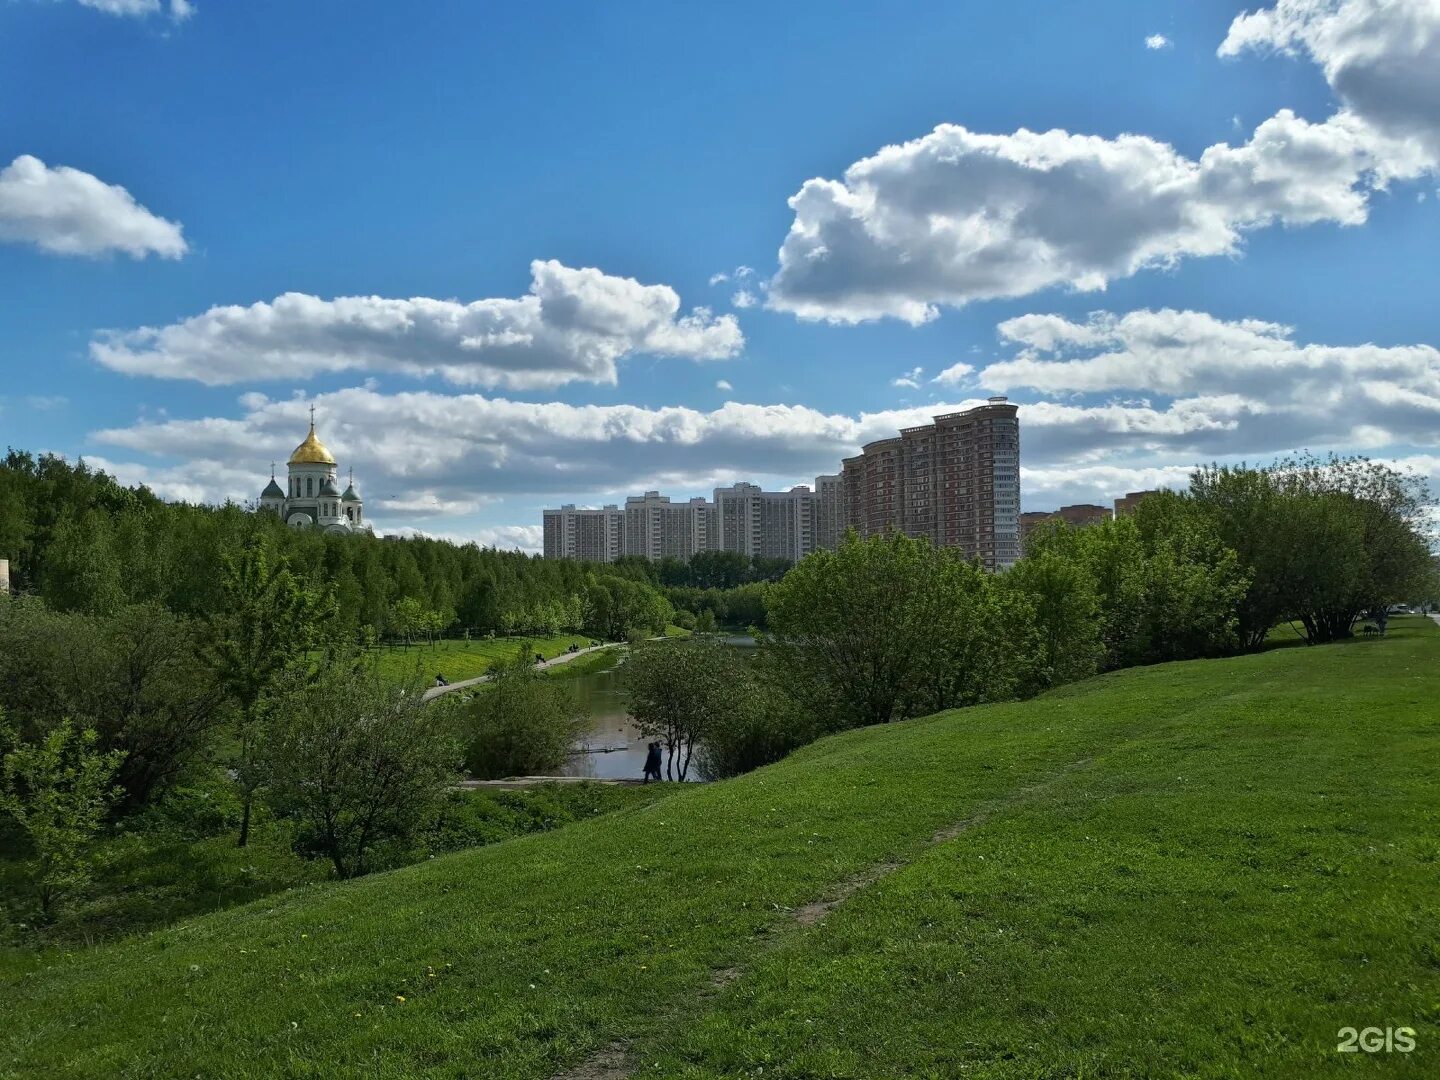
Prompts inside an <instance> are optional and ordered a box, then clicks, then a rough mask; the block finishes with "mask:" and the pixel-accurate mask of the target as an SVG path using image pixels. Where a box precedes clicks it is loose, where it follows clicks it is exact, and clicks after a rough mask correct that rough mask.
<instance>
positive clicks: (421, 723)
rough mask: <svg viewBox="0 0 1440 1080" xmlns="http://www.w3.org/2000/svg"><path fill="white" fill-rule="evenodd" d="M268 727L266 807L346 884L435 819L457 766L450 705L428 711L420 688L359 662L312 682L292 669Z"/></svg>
mask: <svg viewBox="0 0 1440 1080" xmlns="http://www.w3.org/2000/svg"><path fill="white" fill-rule="evenodd" d="M266 728H267V738H266V742H265V752H264V765H265V774H266V785H265V793H266V799H267V801H269V802H270V804H271V806H272V807H273V808H274V810H275V812H276V813H278V814H282V815H286V816H289V817H293V818H294V819H295V820H296V821H297V823H298V825H299V829H298V832H297V836H296V840H297V844H298V846H299V848H300V849H301V850H302V851H303V852H305V853H309V854H316V855H321V856H323V857H325V858H328V859H329V860H330V862H331V865H332V866H334V868H335V873H336V875H337V876H339V877H342V878H351V877H356V876H358V875H360V874H364V873H366V872H368V871H369V870H370V869H372V867H373V865H374V861H375V857H376V852H377V849H379V848H381V847H383V846H386V845H399V844H403V843H404V841H406V840H407V839H409V838H410V837H411V836H412V835H413V834H414V832H415V831H416V830H417V829H418V828H420V827H421V826H422V825H423V824H424V823H426V822H428V821H430V820H432V819H433V816H434V810H435V807H436V805H437V803H438V801H439V800H440V799H441V798H442V797H443V795H444V793H445V790H446V787H447V784H448V782H449V781H451V780H452V779H453V778H454V776H455V773H456V766H457V765H458V759H459V753H458V747H457V746H456V742H455V732H454V718H453V715H452V714H451V712H450V708H449V706H448V704H447V703H445V702H444V701H443V699H442V700H441V701H437V702H436V703H434V704H426V702H425V700H424V694H423V692H422V688H421V687H420V685H419V684H418V683H414V684H412V685H409V686H403V687H395V686H393V685H391V684H390V683H388V682H387V681H386V680H384V679H382V678H381V677H380V676H378V675H377V674H376V673H374V672H373V671H371V670H369V669H367V668H366V667H365V666H364V665H362V664H360V663H358V662H357V661H356V659H355V657H354V656H353V655H350V654H344V653H341V654H337V655H335V656H332V657H329V658H327V659H326V660H325V661H324V662H322V664H321V665H320V668H319V670H318V671H317V672H316V673H314V674H313V675H311V674H309V673H306V672H300V671H295V670H291V671H290V672H289V673H288V674H287V676H286V681H285V686H284V688H283V691H282V693H281V694H279V695H278V696H277V698H276V699H275V700H274V702H273V705H272V708H271V715H270V717H269V719H268V722H267V725H266Z"/></svg>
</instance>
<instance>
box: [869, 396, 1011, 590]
mask: <svg viewBox="0 0 1440 1080" xmlns="http://www.w3.org/2000/svg"><path fill="white" fill-rule="evenodd" d="M1018 411H1019V410H1018V409H1017V407H1016V406H1014V405H1011V404H1010V403H1009V402H1008V401H1007V400H1006V399H1005V398H1003V397H994V398H991V399H990V400H989V402H987V403H986V404H985V405H981V406H979V407H977V408H974V409H966V410H965V411H964V412H958V413H948V414H946V415H944V416H937V417H935V419H934V422H933V423H930V424H924V425H920V426H917V427H912V428H906V429H905V430H903V431H901V432H900V434H899V435H898V436H897V437H895V438H891V439H881V440H879V441H877V442H873V443H869V444H868V445H866V446H865V447H864V448H863V449H862V450H861V452H860V454H858V455H857V456H855V457H852V458H846V459H845V462H844V465H843V468H842V471H841V477H842V485H843V489H844V490H843V495H842V502H843V504H844V507H845V520H846V524H847V525H848V526H851V527H853V528H855V530H856V531H857V532H858V533H859V534H860V535H861V536H875V535H879V534H885V533H894V532H903V533H905V534H906V535H907V536H912V537H921V536H923V537H927V538H928V539H929V540H930V541H931V542H932V543H934V544H936V545H937V546H940V547H958V548H960V549H961V550H962V551H963V552H964V553H965V555H966V557H968V558H974V559H979V560H980V561H981V562H982V563H983V564H984V565H985V566H986V567H987V568H989V569H992V570H997V569H1003V568H1004V567H1007V566H1010V565H1011V564H1013V563H1014V562H1015V561H1016V560H1017V559H1019V558H1020V424H1019V419H1018V416H1017V413H1018Z"/></svg>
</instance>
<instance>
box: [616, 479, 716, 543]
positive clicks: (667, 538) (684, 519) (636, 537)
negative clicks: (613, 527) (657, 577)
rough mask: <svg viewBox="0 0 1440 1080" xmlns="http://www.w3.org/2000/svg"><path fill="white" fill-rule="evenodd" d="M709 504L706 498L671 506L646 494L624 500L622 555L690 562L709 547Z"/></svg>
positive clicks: (665, 498) (666, 500)
mask: <svg viewBox="0 0 1440 1080" xmlns="http://www.w3.org/2000/svg"><path fill="white" fill-rule="evenodd" d="M709 511H710V504H709V503H707V502H706V501H705V500H704V499H691V500H689V501H688V502H683V503H672V502H671V501H670V497H669V496H668V495H661V494H660V493H659V492H658V491H647V492H645V494H644V495H632V496H630V497H629V498H628V499H626V500H625V538H624V543H623V553H624V554H626V555H644V556H645V557H646V558H647V559H663V558H665V557H666V556H667V555H668V556H672V557H674V558H676V559H687V560H688V559H689V558H690V556H692V555H694V554H695V553H696V552H697V551H706V550H708V549H709V548H710V546H711V545H710V512H709Z"/></svg>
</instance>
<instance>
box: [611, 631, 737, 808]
mask: <svg viewBox="0 0 1440 1080" xmlns="http://www.w3.org/2000/svg"><path fill="white" fill-rule="evenodd" d="M736 651H737V650H735V649H734V648H732V647H730V646H727V645H724V644H722V643H720V642H719V641H716V640H715V639H714V638H708V637H692V638H674V639H668V640H664V641H647V642H644V643H643V644H640V645H637V646H635V647H633V648H632V649H631V650H630V659H629V660H628V661H627V662H626V664H625V668H624V671H625V686H626V689H627V690H628V691H629V694H630V702H629V709H630V715H631V717H632V718H633V719H634V721H635V726H636V727H637V728H638V729H639V730H640V733H641V734H642V735H644V736H645V737H646V738H647V739H658V740H659V741H660V742H661V743H662V744H663V745H664V747H665V775H666V777H667V778H669V779H672V780H684V779H685V778H686V776H687V775H688V774H689V771H690V762H691V759H692V757H693V756H694V753H695V750H696V748H697V747H698V746H699V745H700V743H701V742H702V741H703V740H704V739H705V737H706V735H707V733H709V732H711V731H713V730H714V729H715V728H716V727H717V726H718V725H720V724H721V723H723V722H725V720H726V719H727V718H732V717H734V715H735V714H737V713H739V712H741V711H743V710H746V709H749V708H751V707H752V705H753V702H752V700H751V699H752V696H753V687H752V680H751V677H750V673H749V672H748V671H746V670H745V666H744V661H743V660H741V659H739V658H738V657H737V656H736V655H735V654H736Z"/></svg>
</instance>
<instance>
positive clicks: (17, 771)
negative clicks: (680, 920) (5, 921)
mask: <svg viewBox="0 0 1440 1080" xmlns="http://www.w3.org/2000/svg"><path fill="white" fill-rule="evenodd" d="M4 721H5V718H4V714H3V713H0V746H3V748H4V760H3V763H0V811H5V812H7V813H9V814H10V816H11V817H13V818H14V819H15V821H16V822H17V823H18V824H19V825H20V827H21V828H22V829H23V830H24V832H25V835H26V838H27V839H28V840H29V844H30V849H31V851H32V852H33V856H32V860H31V870H30V877H31V881H32V884H33V888H34V890H35V899H36V903H37V905H38V907H39V911H40V917H41V919H43V920H45V921H49V920H50V919H52V918H54V915H55V910H56V907H57V905H58V904H59V903H60V902H62V901H63V900H64V899H65V898H67V897H69V896H73V895H74V894H75V893H76V892H78V891H80V890H81V889H83V888H84V887H85V886H86V885H88V884H89V882H90V880H91V877H92V874H93V869H94V859H93V851H94V841H95V837H96V834H98V833H99V831H100V827H101V825H102V824H103V823H104V821H105V815H106V814H107V813H108V811H109V809H110V806H111V804H112V803H113V802H114V801H115V799H116V798H118V797H119V795H120V788H119V787H118V786H116V785H115V784H113V783H112V781H113V778H114V776H115V772H116V770H117V769H118V768H119V767H120V762H121V760H122V759H123V758H124V756H125V755H124V753H123V752H122V751H118V750H112V751H110V752H108V753H106V752H103V751H101V750H99V749H97V748H96V743H97V741H98V736H97V735H96V734H95V732H94V731H93V730H90V729H86V730H84V731H81V730H79V729H78V728H76V727H75V725H74V724H73V723H72V722H71V721H69V720H64V721H62V722H61V723H59V724H57V725H56V726H55V727H53V728H51V729H50V731H49V732H47V733H46V734H45V736H44V737H43V738H42V739H40V740H39V741H38V742H34V743H29V744H24V743H21V742H20V741H19V737H18V735H17V733H16V732H15V730H14V728H12V727H7V726H6V725H5V722H4Z"/></svg>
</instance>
